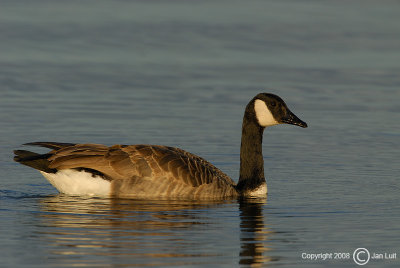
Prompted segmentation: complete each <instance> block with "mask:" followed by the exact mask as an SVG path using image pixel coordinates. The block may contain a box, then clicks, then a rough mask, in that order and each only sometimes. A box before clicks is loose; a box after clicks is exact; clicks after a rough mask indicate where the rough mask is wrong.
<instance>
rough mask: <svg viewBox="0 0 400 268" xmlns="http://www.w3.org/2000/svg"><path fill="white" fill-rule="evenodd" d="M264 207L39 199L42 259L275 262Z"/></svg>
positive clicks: (101, 263)
mask: <svg viewBox="0 0 400 268" xmlns="http://www.w3.org/2000/svg"><path fill="white" fill-rule="evenodd" d="M265 202H266V199H247V200H241V201H240V202H239V203H238V202H237V201H236V200H222V201H209V200H208V201H183V200H176V201H173V200H157V201H151V200H131V199H98V198H82V197H71V196H65V195H56V196H53V197H48V198H43V199H41V201H40V203H41V210H42V213H41V214H40V219H41V220H40V222H41V226H40V227H41V228H40V229H39V230H41V231H40V236H41V238H42V240H43V241H45V242H46V243H48V248H49V250H48V251H49V252H48V254H49V255H50V256H49V260H51V261H54V264H57V265H58V266H94V267H109V266H112V267H114V266H144V265H146V266H171V265H174V266H175V265H221V264H227V263H232V261H234V262H236V263H239V264H244V265H246V264H247V265H248V264H250V265H252V266H253V265H254V266H263V265H266V264H267V263H268V262H270V261H274V260H275V261H276V260H277V259H276V258H275V259H272V258H270V257H268V256H267V255H268V251H269V250H270V248H269V246H268V242H267V241H268V240H269V238H268V237H269V236H270V235H271V233H272V231H271V230H268V228H266V227H265V224H264V218H263V215H262V207H263V206H264V204H265ZM237 206H239V209H240V217H239V218H237ZM233 217H235V218H233ZM235 219H237V220H235ZM239 221H240V222H239ZM222 230H223V231H222ZM238 232H239V235H238V236H235V233H238ZM239 239H240V245H238V241H239ZM235 259H236V260H237V261H235ZM234 262H233V263H234Z"/></svg>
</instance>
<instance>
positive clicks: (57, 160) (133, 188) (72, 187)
mask: <svg viewBox="0 0 400 268" xmlns="http://www.w3.org/2000/svg"><path fill="white" fill-rule="evenodd" d="M284 123H286V124H292V125H297V126H300V127H303V128H306V127H307V124H306V123H305V122H303V121H301V120H300V119H299V118H298V117H297V116H296V115H294V114H293V113H292V112H291V111H290V110H289V109H288V107H287V106H286V104H285V102H284V101H283V100H282V99H281V98H280V97H278V96H276V95H274V94H269V93H260V94H258V95H257V96H255V97H254V98H253V99H252V100H251V101H250V102H249V103H248V105H247V106H246V109H245V112H244V117H243V125H242V141H241V147H240V176H239V182H238V184H237V185H236V184H235V182H234V181H233V180H232V179H231V178H229V177H228V176H227V175H226V174H225V173H223V172H222V171H221V170H219V169H218V168H216V167H215V166H214V165H212V164H211V163H209V162H208V161H206V160H204V159H203V158H201V157H199V156H196V155H194V154H191V153H189V152H186V151H184V150H182V149H179V148H174V147H168V146H160V145H113V146H111V147H108V146H105V145H99V144H74V143H57V142H32V143H26V144H25V145H36V146H42V147H46V148H50V149H52V150H51V151H50V152H48V153H46V154H37V153H34V152H30V151H25V150H16V151H14V153H15V157H14V160H15V161H17V162H19V163H21V164H24V165H27V166H30V167H32V168H34V169H37V170H39V171H40V172H41V173H42V174H43V176H44V177H45V178H46V179H47V180H48V181H49V182H50V183H51V184H52V185H53V186H54V187H55V188H57V190H58V191H60V192H61V193H65V194H73V195H97V196H112V197H124V198H160V197H167V198H226V197H239V196H264V197H265V196H266V194H267V184H266V181H265V178H264V160H263V155H262V138H263V132H264V129H265V128H266V127H269V126H273V125H277V124H284Z"/></svg>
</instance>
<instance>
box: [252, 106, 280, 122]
mask: <svg viewBox="0 0 400 268" xmlns="http://www.w3.org/2000/svg"><path fill="white" fill-rule="evenodd" d="M254 110H255V112H256V117H257V120H258V123H259V124H260V126H262V127H268V126H273V125H277V124H279V123H278V122H277V121H276V120H275V118H274V116H273V115H272V113H271V111H270V110H269V109H268V107H267V105H266V104H265V102H264V101H262V100H256V101H255V102H254Z"/></svg>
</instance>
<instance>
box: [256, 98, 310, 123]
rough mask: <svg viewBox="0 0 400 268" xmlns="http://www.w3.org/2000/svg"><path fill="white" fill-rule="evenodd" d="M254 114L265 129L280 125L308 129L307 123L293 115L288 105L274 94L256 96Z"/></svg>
mask: <svg viewBox="0 0 400 268" xmlns="http://www.w3.org/2000/svg"><path fill="white" fill-rule="evenodd" d="M254 112H255V117H256V119H257V122H258V124H259V125H260V126H261V127H263V128H265V127H269V126H273V125H278V124H290V125H296V126H300V127H303V128H306V127H307V123H306V122H304V121H302V120H300V119H299V118H298V117H297V116H296V115H295V114H294V113H292V112H291V111H290V110H289V108H288V107H287V105H286V103H285V102H284V101H283V100H282V99H281V98H280V97H278V96H276V95H274V94H270V93H260V94H258V95H257V96H255V97H254Z"/></svg>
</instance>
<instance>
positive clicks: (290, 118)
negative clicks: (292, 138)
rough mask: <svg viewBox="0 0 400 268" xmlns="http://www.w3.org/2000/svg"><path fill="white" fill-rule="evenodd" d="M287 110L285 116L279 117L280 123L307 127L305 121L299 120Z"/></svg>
mask: <svg viewBox="0 0 400 268" xmlns="http://www.w3.org/2000/svg"><path fill="white" fill-rule="evenodd" d="M287 112H288V113H287V114H286V116H285V117H283V118H282V119H281V121H282V123H285V124H290V125H295V126H299V127H302V128H306V127H307V123H306V122H304V121H302V120H300V119H299V118H298V117H297V116H296V115H295V114H294V113H292V112H291V111H289V110H288V111H287Z"/></svg>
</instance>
